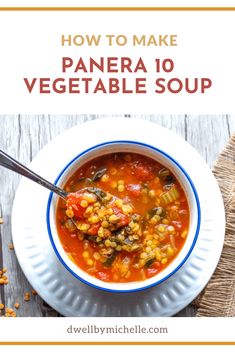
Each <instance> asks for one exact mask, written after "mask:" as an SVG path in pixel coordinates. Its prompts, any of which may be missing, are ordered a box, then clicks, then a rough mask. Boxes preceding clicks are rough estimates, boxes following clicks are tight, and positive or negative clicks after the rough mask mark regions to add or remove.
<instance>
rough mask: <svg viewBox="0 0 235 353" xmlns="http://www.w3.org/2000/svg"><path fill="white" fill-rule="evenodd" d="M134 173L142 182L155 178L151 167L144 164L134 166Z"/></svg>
mask: <svg viewBox="0 0 235 353" xmlns="http://www.w3.org/2000/svg"><path fill="white" fill-rule="evenodd" d="M134 171H135V176H136V177H137V178H138V179H140V180H142V181H147V180H152V179H153V178H154V174H153V172H152V171H151V168H150V166H149V165H146V164H144V163H142V162H139V163H137V164H135V165H134Z"/></svg>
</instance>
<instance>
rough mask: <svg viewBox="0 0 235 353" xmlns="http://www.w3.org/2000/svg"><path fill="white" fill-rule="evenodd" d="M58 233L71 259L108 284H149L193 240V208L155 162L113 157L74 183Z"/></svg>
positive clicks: (84, 169)
mask: <svg viewBox="0 0 235 353" xmlns="http://www.w3.org/2000/svg"><path fill="white" fill-rule="evenodd" d="M65 190H66V191H67V192H69V195H68V197H67V200H66V201H65V200H63V199H59V201H58V205H57V210H56V222H57V230H58V234H59V238H60V241H61V243H62V245H63V248H64V250H65V251H66V253H67V254H68V256H69V258H70V259H71V260H72V261H73V262H74V263H75V264H76V265H77V266H78V267H79V268H80V269H82V270H84V271H85V272H87V273H89V274H90V275H91V276H94V277H96V278H98V279H100V280H102V281H105V282H116V283H125V282H134V281H143V280H145V279H147V278H150V277H152V276H155V275H156V274H158V273H159V272H160V271H162V270H163V269H164V268H165V267H166V266H168V265H169V264H170V263H171V261H172V260H173V259H174V258H175V257H177V255H178V254H179V252H180V250H181V249H182V247H183V245H184V243H185V240H186V238H187V235H188V229H189V219H190V215H189V207H188V202H187V198H186V195H185V192H184V190H183V188H182V187H181V185H180V183H179V181H178V180H177V178H176V177H175V175H173V174H172V172H171V171H170V170H169V169H167V168H165V167H164V166H163V165H161V164H160V163H158V162H156V161H155V160H153V159H151V158H148V157H145V156H143V155H139V154H134V153H115V154H107V155H104V156H100V157H97V158H94V159H93V160H91V161H89V162H87V163H86V164H84V165H83V166H81V167H80V168H78V170H77V171H76V172H75V173H74V174H73V175H72V176H71V177H70V178H69V179H68V181H67V182H66V184H65Z"/></svg>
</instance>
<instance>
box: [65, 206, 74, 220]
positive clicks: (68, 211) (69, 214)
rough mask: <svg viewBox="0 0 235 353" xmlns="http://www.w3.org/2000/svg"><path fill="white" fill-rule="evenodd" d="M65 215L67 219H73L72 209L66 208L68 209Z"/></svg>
mask: <svg viewBox="0 0 235 353" xmlns="http://www.w3.org/2000/svg"><path fill="white" fill-rule="evenodd" d="M65 213H66V216H67V217H69V218H73V216H74V213H73V210H72V208H68V209H67V210H66V211H65Z"/></svg>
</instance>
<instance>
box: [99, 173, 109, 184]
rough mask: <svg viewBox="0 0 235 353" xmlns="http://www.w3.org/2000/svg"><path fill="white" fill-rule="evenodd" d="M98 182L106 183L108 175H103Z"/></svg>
mask: <svg viewBox="0 0 235 353" xmlns="http://www.w3.org/2000/svg"><path fill="white" fill-rule="evenodd" d="M100 181H102V183H107V181H109V176H108V174H104V175H103V176H102V178H101V179H100Z"/></svg>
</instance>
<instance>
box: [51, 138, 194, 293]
mask: <svg viewBox="0 0 235 353" xmlns="http://www.w3.org/2000/svg"><path fill="white" fill-rule="evenodd" d="M120 143H127V144H130V145H137V146H138V145H139V146H142V147H147V148H149V149H151V150H153V151H157V152H158V153H160V154H162V155H163V156H164V157H166V158H168V159H169V160H170V161H171V162H173V163H174V164H175V165H176V166H177V167H178V168H179V169H180V170H181V172H182V173H183V174H184V176H185V177H186V179H187V180H188V182H189V184H190V186H191V188H192V190H193V194H194V197H195V201H196V206H197V216H198V217H197V227H196V232H195V236H194V238H193V242H192V245H191V247H190V249H189V251H188V253H187V254H186V256H185V257H184V259H183V260H182V261H181V262H180V264H179V265H178V266H177V267H176V268H175V269H174V270H173V271H171V272H170V273H169V274H168V275H167V276H165V277H163V278H162V279H160V280H158V281H156V282H154V283H151V284H149V285H147V286H143V287H139V288H135V289H110V288H105V287H101V286H98V285H95V284H93V283H90V282H88V281H86V280H85V279H83V278H82V277H80V276H78V275H77V274H76V273H75V272H74V271H72V270H71V268H70V267H69V266H68V265H67V264H66V263H65V262H64V260H63V259H62V257H61V256H60V254H59V252H58V250H57V247H56V245H55V243H54V240H53V236H52V232H51V226H50V208H51V201H52V197H53V192H51V193H50V195H49V199H48V202H47V210H46V222H47V231H48V234H49V238H50V241H51V245H52V247H53V249H54V251H55V253H56V256H57V257H58V259H59V261H60V262H61V263H62V265H63V266H64V267H65V268H66V269H67V270H68V271H69V272H70V273H71V274H72V275H73V276H74V277H76V278H77V279H79V280H80V281H81V282H83V283H85V284H87V285H89V286H90V287H93V288H96V289H100V290H103V291H106V292H111V293H133V292H139V291H142V290H145V289H148V288H151V287H154V286H156V285H158V284H160V283H162V282H164V281H166V280H167V279H168V278H169V277H171V276H172V275H173V274H174V273H176V272H177V271H178V270H179V269H180V268H181V267H182V266H183V264H184V263H185V262H186V260H187V259H188V257H189V255H190V254H191V252H192V251H193V248H194V246H195V244H196V242H197V239H198V235H199V231H200V224H201V207H200V201H199V197H198V194H197V191H196V188H195V186H194V183H193V182H192V180H191V178H190V176H189V175H188V173H187V172H186V171H185V169H184V168H183V167H181V165H180V164H179V163H178V162H177V161H176V160H175V159H174V158H172V157H171V156H170V155H169V154H167V153H166V152H164V151H162V150H160V149H159V148H157V147H154V146H151V145H148V144H146V143H143V142H137V141H128V140H117V141H108V142H103V143H100V144H97V145H95V146H92V147H90V148H88V149H86V150H85V151H83V152H81V153H79V154H78V155H77V156H76V157H74V158H73V159H72V160H71V161H70V162H69V163H68V164H67V165H66V166H65V167H64V169H63V170H62V171H61V172H60V174H59V175H58V177H57V178H56V180H55V182H54V184H55V185H56V184H57V183H58V181H59V180H60V178H61V176H62V175H63V174H64V172H65V171H66V170H67V169H68V168H69V167H70V166H71V164H73V163H74V162H75V161H76V160H77V159H78V158H80V157H81V156H83V155H85V154H86V153H88V152H90V151H93V150H95V149H96V148H99V147H103V146H107V145H113V144H120ZM140 154H141V153H140ZM139 283H140V284H141V283H142V282H139Z"/></svg>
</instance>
